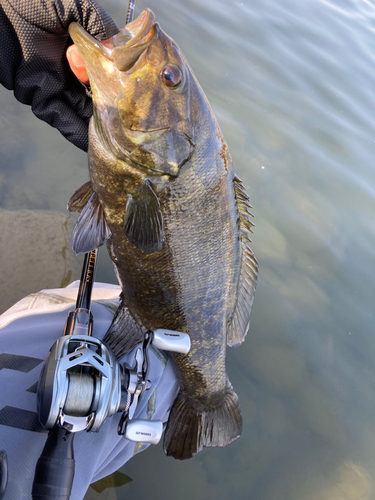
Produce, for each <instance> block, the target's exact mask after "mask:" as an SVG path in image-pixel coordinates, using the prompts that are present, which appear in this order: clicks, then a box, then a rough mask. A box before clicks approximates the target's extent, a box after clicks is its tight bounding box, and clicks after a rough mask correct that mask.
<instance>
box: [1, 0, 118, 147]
mask: <svg viewBox="0 0 375 500" xmlns="http://www.w3.org/2000/svg"><path fill="white" fill-rule="evenodd" d="M73 21H76V22H78V23H79V24H81V25H82V26H83V27H84V28H85V29H86V30H87V31H88V32H89V33H90V34H91V35H92V36H94V37H97V38H98V39H99V40H102V39H106V38H110V37H111V36H113V35H114V34H115V33H117V31H118V29H117V27H116V25H115V24H114V22H113V21H112V19H111V18H110V17H109V15H108V14H107V13H106V12H105V11H104V10H103V9H102V8H101V7H99V6H98V5H97V4H96V3H95V1H94V0H0V83H1V84H2V85H4V86H5V87H6V88H7V89H9V90H14V95H15V97H16V98H17V99H18V100H19V101H20V102H22V103H23V104H28V105H31V108H32V110H33V112H34V114H35V115H36V116H37V117H38V118H40V119H41V120H44V121H45V122H47V123H49V124H50V125H52V126H53V127H56V128H57V129H59V131H60V132H61V133H62V134H63V135H64V136H65V137H66V138H67V139H68V140H69V141H70V142H72V143H73V144H75V145H76V146H78V147H79V148H81V149H83V150H84V151H87V146H88V139H87V126H88V122H89V120H90V117H91V115H92V103H91V99H90V98H89V97H88V96H87V95H86V91H85V88H84V87H83V86H82V84H81V83H80V82H79V81H78V80H77V79H76V77H75V76H74V75H73V73H72V72H71V70H70V68H69V65H68V62H67V60H66V56H65V52H66V49H67V47H68V46H69V45H71V44H72V43H73V42H72V40H71V38H70V37H69V34H68V26H69V24H70V23H72V22H73Z"/></svg>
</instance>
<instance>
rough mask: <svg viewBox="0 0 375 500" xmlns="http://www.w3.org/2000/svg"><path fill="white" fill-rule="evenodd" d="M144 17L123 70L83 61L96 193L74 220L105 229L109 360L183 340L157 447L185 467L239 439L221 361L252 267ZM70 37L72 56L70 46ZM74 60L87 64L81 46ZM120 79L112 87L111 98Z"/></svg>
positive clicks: (238, 330)
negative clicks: (163, 333)
mask: <svg viewBox="0 0 375 500" xmlns="http://www.w3.org/2000/svg"><path fill="white" fill-rule="evenodd" d="M150 12H151V11H147V10H146V11H144V12H143V13H142V14H141V16H143V18H142V19H141V20H140V21H139V19H140V18H141V16H140V17H139V18H138V20H137V22H138V25H137V26H136V29H135V28H134V31H133V35H134V33H135V38H136V37H137V36H138V34H139V31H137V30H139V26H141V28H140V31H141V32H142V29H143V31H144V32H142V33H141V35H142V37H143V38H142V39H143V40H145V37H146V39H147V40H146V42H142V43H143V44H144V46H145V47H146V49H143V50H144V52H143V55H141V56H138V59H137V58H136V59H135V63H134V61H133V65H132V66H131V67H130V68H128V69H127V70H126V71H124V70H121V71H120V70H119V69H118V65H117V69H116V68H115V69H113V68H112V69H111V71H110V72H109V74H108V75H107V76H106V75H103V74H102V73H100V77H98V76H96V73H95V68H96V67H97V66H98V64H99V63H98V62H94V63H92V64H91V66H90V63H89V64H87V66H88V71H89V75H90V71H91V75H90V81H91V80H92V81H93V82H94V84H93V89H94V105H95V114H94V119H93V120H92V121H91V123H90V135H89V138H90V141H89V144H90V147H89V169H90V177H91V181H92V187H91V188H90V189H91V190H92V191H90V192H89V194H90V193H91V192H93V193H94V194H93V195H92V197H91V198H90V200H91V201H90V202H89V203H88V204H87V206H85V208H84V209H83V210H82V214H81V219H82V220H86V219H87V218H88V217H89V216H90V217H92V215H91V214H92V213H93V212H95V214H96V215H95V217H99V216H97V214H98V213H99V212H100V210H101V211H102V212H100V213H103V214H104V216H103V217H102V219H103V220H104V221H105V226H106V227H105V229H103V231H102V232H103V234H104V233H105V234H108V236H109V234H110V237H109V239H108V242H107V245H108V250H109V253H110V256H111V259H112V260H113V262H114V264H115V268H116V270H117V274H118V278H119V281H120V284H121V287H122V305H121V306H120V308H119V310H118V313H117V316H116V318H115V320H114V323H113V325H112V327H111V329H110V330H109V332H108V333H107V335H106V341H107V343H108V345H109V346H110V347H111V348H112V349H113V350H114V351H115V352H116V354H117V355H121V354H123V353H124V352H125V351H126V350H128V349H130V348H132V347H133V346H134V344H135V343H137V342H139V341H140V340H141V339H142V335H143V334H144V332H145V331H146V330H155V329H156V328H167V329H171V330H177V331H184V332H187V333H189V335H190V337H191V350H190V352H189V353H188V354H187V355H182V354H172V358H173V361H174V365H175V367H176V373H177V376H178V379H179V382H180V387H181V392H180V395H179V397H178V398H177V400H176V401H175V403H174V406H173V408H172V411H171V415H170V418H169V422H168V427H167V431H166V434H165V438H164V448H165V451H166V453H167V454H169V455H172V456H174V457H175V458H180V459H184V458H190V457H191V456H193V455H194V454H195V453H197V452H199V451H200V450H201V449H202V448H203V447H204V446H225V445H226V444H228V443H230V442H231V441H233V440H234V439H236V438H238V437H239V435H240V433H241V426H242V420H241V414H240V409H239V404H238V399H237V396H236V394H235V393H234V391H233V389H232V387H231V385H230V382H229V381H228V378H227V375H226V370H225V352H226V345H227V343H229V344H230V345H237V344H239V343H240V342H242V340H243V338H244V336H245V334H246V330H247V327H248V322H249V315H250V309H251V304H252V300H253V294H254V290H255V284H256V274H257V265H256V260H255V258H254V256H253V254H252V252H251V250H250V249H249V247H248V246H247V242H248V241H249V240H248V232H249V231H250V230H251V228H250V225H251V223H250V222H249V220H248V215H249V212H248V211H247V208H248V207H249V205H248V199H247V196H246V194H245V192H244V190H243V187H242V185H241V183H240V181H239V180H238V178H236V177H235V175H234V173H233V169H232V163H231V159H230V155H229V152H228V148H227V145H226V143H225V140H224V138H223V136H222V133H221V131H220V129H219V127H218V125H217V122H216V119H215V117H214V115H213V113H212V110H211V108H210V106H209V104H208V102H207V100H206V97H205V96H204V94H203V91H202V89H201V88H200V86H199V84H198V82H197V81H196V79H195V77H194V75H193V74H192V72H191V70H190V68H189V66H188V64H187V63H186V61H185V59H184V57H183V55H182V54H181V52H180V50H179V49H178V47H177V46H176V44H175V43H174V42H173V40H171V39H170V38H169V37H167V35H165V34H164V33H163V32H162V31H161V30H160V28H159V27H158V25H157V24H155V23H154V18H153V17H152V16H153V14H152V13H151V14H150ZM147 23H148V24H147ZM128 26H130V25H128ZM128 26H126V27H125V28H126V29H127V30H129V27H128ZM125 28H124V30H125ZM147 30H148V31H147ZM130 31H131V28H130ZM145 32H146V34H145ZM128 33H129V31H126V32H124V33H123V35H122V36H123V39H124V40H125V42H126V44H127V45H126V47H125V48H126V50H127V52H126V51H125V52H124V54H123V55H121V65H125V67H127V66H126V64H128V62H127V61H128V58H129V57H133V58H134V56H133V55H132V54H133V52H134V50H135V49H134V47H132V46H131V43H130V42H129V41H128V40H129V38H128ZM139 36H140V35H139ZM72 37H73V39H74V41H75V42H76V43H77V44H78V48H80V45H79V43H78V38H79V37H78V36H76V38H77V40H76V38H75V37H74V36H73V35H72ZM130 41H132V39H130ZM142 43H140V45H141V46H142ZM129 44H130V45H129ZM114 45H115V44H114ZM108 47H111V44H110V43H109V44H108ZM120 47H121V45H120ZM137 50H138V49H137ZM139 50H141V49H139ZM131 51H133V52H131ZM117 52H119V50H118V51H117ZM129 52H131V54H130V55H129ZM81 54H82V56H83V57H84V58H85V54H86V53H85V48H83V49H82V51H81ZM141 54H142V52H141ZM90 57H91V56H90ZM116 57H117V58H119V57H120V56H119V55H116ZM142 57H143V59H144V60H143V61H141V62H140V60H139V59H141V58H142ZM113 59H115V58H113ZM88 60H89V56H87V55H86V63H87V61H88ZM99 60H100V57H99ZM99 62H100V64H101V65H102V68H106V65H107V66H108V65H109V63H108V62H107V61H105V60H104V61H103V60H100V61H99ZM115 63H116V61H115ZM118 64H120V63H118ZM137 64H138V66H139V68H138V69H137ZM115 65H116V64H115ZM112 66H113V62H112ZM121 67H123V66H121ZM176 67H177V70H176V69H175V68H176ZM166 68H167V69H166ZM116 71H117V73H116ZM114 75H115V77H114ZM116 75H117V76H116ZM105 76H106V78H107V84H106V85H104V83H103V82H105V81H106V80H105ZM121 78H122V80H121V86H120V87H119V86H117V87H116V89H115V88H114V89H109V87H110V86H111V84H112V80H113V79H114V80H116V79H117V81H118V80H120V79H121ZM178 78H180V80H179V81H178V83H177V84H176V85H175V86H171V85H170V81H172V83H176V81H177V79H178ZM111 79H112V80H111ZM129 81H130V83H129ZM143 81H144V82H143ZM124 88H125V89H126V92H125V96H124V94H123V89H124ZM95 92H96V94H95ZM113 96H115V98H114V97H113ZM114 103H116V104H117V107H116V106H115V104H114ZM125 103H126V104H125ZM142 134H143V135H142ZM143 140H144V142H142V141H143ZM87 196H88V195H87ZM87 196H86V198H87ZM86 198H85V202H86V201H87V200H86ZM73 199H74V196H73V198H72V200H73ZM77 199H78V198H77ZM92 200H97V202H96V201H92ZM75 203H76V202H75V201H73V202H71V205H74V204H75ZM77 203H78V202H77ZM90 203H91V205H90ZM87 207H89V208H87ZM92 207H94V208H95V207H96V208H97V210H96V208H95V210H96V211H95V210H94V209H93V208H92ZM102 219H100V220H102ZM245 219H246V220H248V222H247V226H246V227H243V225H244V222H243V221H244V220H245ZM95 220H99V218H98V219H95ZM245 225H246V224H245ZM83 226H84V229H82V227H83ZM90 227H91V226H90ZM106 231H107V233H106ZM87 232H88V231H87V224H86V225H84V223H83V222H82V221H81V222H80V221H79V222H78V229H77V233H78V236H76V237H73V247H74V244H75V243H74V241H76V242H77V241H81V240H80V239H79V238H80V237H81V236H82V235H83V236H82V238H83V241H84V243H82V245H81V243H79V244H78V243H76V245H77V247H78V249H79V250H80V251H82V248H84V250H87V248H86V247H85V245H86V244H89V243H87V242H88V240H89V241H90V244H92V243H91V239H90V238H91V234H90V236H87Z"/></svg>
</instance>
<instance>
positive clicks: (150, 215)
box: [124, 181, 164, 253]
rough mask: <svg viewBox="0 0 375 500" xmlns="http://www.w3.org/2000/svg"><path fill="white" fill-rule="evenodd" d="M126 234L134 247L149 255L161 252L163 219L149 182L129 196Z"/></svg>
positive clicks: (125, 224)
mask: <svg viewBox="0 0 375 500" xmlns="http://www.w3.org/2000/svg"><path fill="white" fill-rule="evenodd" d="M124 233H125V235H126V236H127V237H128V238H129V240H130V241H131V243H133V245H134V246H136V247H137V248H139V249H141V250H144V251H145V252H147V253H151V252H158V251H159V250H161V247H162V245H163V236H164V235H163V217H162V214H161V211H160V204H159V200H158V197H157V196H156V194H155V193H154V191H153V189H152V187H151V185H150V183H149V181H146V182H145V183H144V184H142V186H140V188H139V189H138V191H137V193H136V194H133V195H131V194H128V195H127V200H126V209H125V222H124Z"/></svg>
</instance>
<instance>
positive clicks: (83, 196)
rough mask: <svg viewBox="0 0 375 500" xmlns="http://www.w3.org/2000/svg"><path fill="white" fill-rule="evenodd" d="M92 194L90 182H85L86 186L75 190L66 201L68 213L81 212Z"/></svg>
mask: <svg viewBox="0 0 375 500" xmlns="http://www.w3.org/2000/svg"><path fill="white" fill-rule="evenodd" d="M93 192H94V190H93V189H92V183H91V181H88V182H86V184H84V185H83V186H81V187H80V188H79V189H77V191H76V192H75V193H74V194H73V196H72V197H71V198H70V200H69V201H68V210H69V212H81V211H82V210H83V208H84V206H85V205H86V203H87V202H88V201H89V199H90V198H91V195H92V193H93Z"/></svg>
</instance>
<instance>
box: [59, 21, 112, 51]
mask: <svg viewBox="0 0 375 500" xmlns="http://www.w3.org/2000/svg"><path fill="white" fill-rule="evenodd" d="M68 29H69V35H70V37H71V38H72V40H73V42H74V43H75V44H76V45H77V47H78V48H84V49H85V50H94V51H96V52H98V53H99V54H100V55H102V56H104V57H105V58H106V59H111V53H112V51H111V50H110V49H109V48H108V47H106V46H105V45H103V44H102V43H100V42H99V41H98V40H97V39H96V38H94V37H93V36H91V35H90V34H89V33H88V32H87V31H86V30H85V29H84V28H82V26H81V25H80V24H78V23H71V24H70V25H69V28H68Z"/></svg>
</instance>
